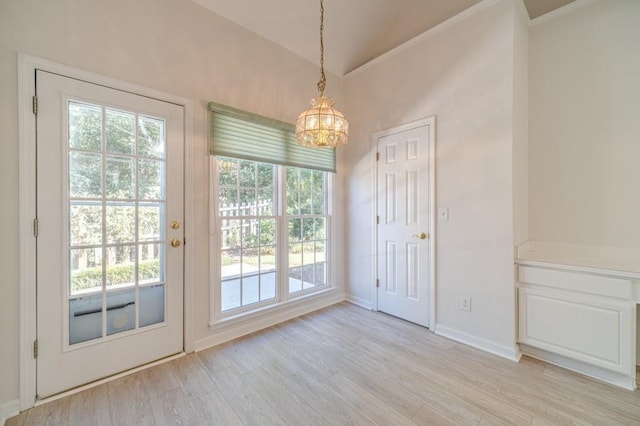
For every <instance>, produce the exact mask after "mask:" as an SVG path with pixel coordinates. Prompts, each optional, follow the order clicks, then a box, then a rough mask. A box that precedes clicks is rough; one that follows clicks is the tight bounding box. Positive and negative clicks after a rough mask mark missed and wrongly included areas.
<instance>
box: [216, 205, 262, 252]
mask: <svg viewBox="0 0 640 426" xmlns="http://www.w3.org/2000/svg"><path fill="white" fill-rule="evenodd" d="M219 212H220V213H219V214H220V218H221V219H222V223H221V226H220V231H221V234H222V243H223V244H224V242H225V241H229V237H230V236H232V234H233V233H235V234H236V236H237V238H240V228H242V234H244V235H247V234H257V233H258V223H259V222H258V220H257V219H256V217H264V218H269V217H272V215H273V201H272V200H261V201H258V203H241V204H226V203H223V204H221V205H220V206H219ZM243 218H247V219H249V220H242V221H240V220H225V219H243ZM251 219H254V220H251ZM222 248H223V249H224V248H227V247H225V246H224V245H223V247H222Z"/></svg>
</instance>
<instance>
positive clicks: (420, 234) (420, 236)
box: [411, 232, 427, 240]
mask: <svg viewBox="0 0 640 426" xmlns="http://www.w3.org/2000/svg"><path fill="white" fill-rule="evenodd" d="M411 237H412V238H419V239H421V240H424V239H425V238H427V234H425V233H424V232H421V233H419V234H413V235H412V236H411Z"/></svg>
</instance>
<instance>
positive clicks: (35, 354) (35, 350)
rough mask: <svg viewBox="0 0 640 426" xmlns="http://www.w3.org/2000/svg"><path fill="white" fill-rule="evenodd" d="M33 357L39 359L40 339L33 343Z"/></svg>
mask: <svg viewBox="0 0 640 426" xmlns="http://www.w3.org/2000/svg"><path fill="white" fill-rule="evenodd" d="M33 357H34V358H38V339H36V340H34V341H33Z"/></svg>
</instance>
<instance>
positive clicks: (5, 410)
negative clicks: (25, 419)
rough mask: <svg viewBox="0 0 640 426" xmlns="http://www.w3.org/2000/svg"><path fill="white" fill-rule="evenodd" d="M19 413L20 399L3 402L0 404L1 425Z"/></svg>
mask: <svg viewBox="0 0 640 426" xmlns="http://www.w3.org/2000/svg"><path fill="white" fill-rule="evenodd" d="M18 414H20V400H19V399H14V400H12V401H7V402H3V403H2V404H0V425H4V422H6V421H7V419H8V418H10V417H13V416H17V415H18Z"/></svg>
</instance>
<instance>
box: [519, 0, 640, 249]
mask: <svg viewBox="0 0 640 426" xmlns="http://www.w3.org/2000/svg"><path fill="white" fill-rule="evenodd" d="M566 10H568V12H567V13H565V14H562V15H560V16H557V17H555V18H553V19H542V20H539V21H538V22H537V23H536V22H534V25H533V26H532V27H531V29H530V36H529V40H530V45H529V99H530V104H529V232H530V239H531V240H535V241H549V242H560V243H574V244H588V245H604V246H623V247H625V246H626V247H636V248H638V247H640V225H639V223H640V222H639V221H638V218H640V191H639V189H638V188H639V187H638V183H639V182H640V167H639V166H638V161H639V159H640V126H639V125H638V112H639V108H638V99H640V54H638V53H639V50H638V49H639V46H640V24H639V23H640V1H637V0H615V1H613V0H599V1H594V2H592V3H589V4H586V5H584V6H583V7H580V8H577V9H575V10H574V9H573V8H567V9H566ZM543 18H544V17H543Z"/></svg>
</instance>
